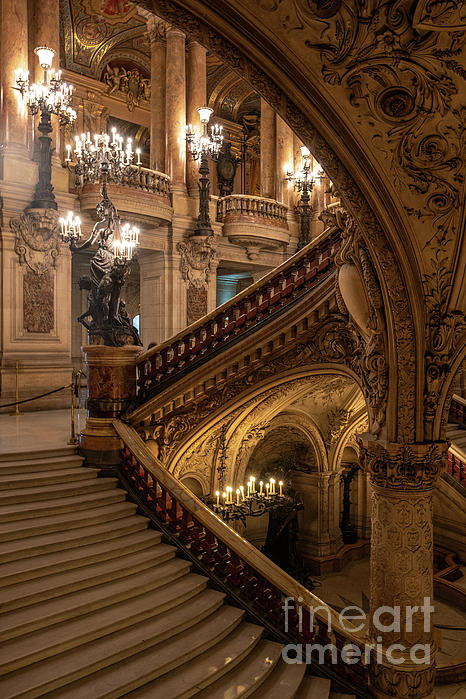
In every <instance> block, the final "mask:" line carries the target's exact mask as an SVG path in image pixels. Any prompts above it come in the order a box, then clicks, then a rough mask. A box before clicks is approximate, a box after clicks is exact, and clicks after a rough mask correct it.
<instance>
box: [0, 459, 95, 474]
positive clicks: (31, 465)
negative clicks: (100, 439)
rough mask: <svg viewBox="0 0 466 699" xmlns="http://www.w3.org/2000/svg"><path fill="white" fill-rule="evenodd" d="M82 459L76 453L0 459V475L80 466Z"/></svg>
mask: <svg viewBox="0 0 466 699" xmlns="http://www.w3.org/2000/svg"><path fill="white" fill-rule="evenodd" d="M83 461H84V459H83V457H82V456H78V455H77V454H70V455H68V456H55V457H48V458H38V459H32V458H31V459H24V460H21V461H16V460H12V461H0V475H2V476H5V475H7V474H17V473H21V474H27V473H31V474H32V473H35V472H36V471H53V470H55V469H64V468H71V467H73V466H82V463H83Z"/></svg>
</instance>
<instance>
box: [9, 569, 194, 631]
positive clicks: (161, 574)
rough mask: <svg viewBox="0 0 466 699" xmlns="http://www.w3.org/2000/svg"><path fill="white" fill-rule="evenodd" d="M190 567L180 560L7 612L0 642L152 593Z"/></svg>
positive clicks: (184, 573) (184, 572) (185, 572)
mask: <svg viewBox="0 0 466 699" xmlns="http://www.w3.org/2000/svg"><path fill="white" fill-rule="evenodd" d="M190 565H191V564H190V563H189V562H188V561H184V560H182V559H179V558H175V559H173V560H172V561H168V562H166V563H163V564H161V565H158V566H155V567H154V568H150V569H148V570H145V571H142V572H140V573H135V574H132V575H129V576H127V577H125V578H122V579H121V580H116V581H114V582H108V583H103V584H101V585H96V586H95V587H92V588H90V589H87V590H79V591H77V592H71V593H68V594H67V595H63V596H62V597H57V598H55V599H51V600H48V601H46V602H39V603H36V604H32V605H29V606H27V607H23V608H22V609H16V610H14V611H11V612H6V613H5V614H2V616H1V617H0V640H8V639H10V638H16V637H17V636H21V635H23V634H26V633H32V631H36V630H38V629H42V628H45V627H47V626H51V625H52V624H58V623H59V622H62V621H65V620H67V619H73V618H75V617H77V616H80V615H82V614H88V613H89V612H92V611H94V610H96V609H101V608H103V607H106V606H109V605H111V604H116V603H117V602H121V601H122V600H124V599H128V598H131V597H134V596H135V595H141V594H143V592H146V591H149V590H155V589H156V588H159V587H162V586H163V585H167V584H168V583H170V582H172V581H174V580H177V579H178V578H179V577H181V576H182V575H186V574H187V572H188V571H189V569H190Z"/></svg>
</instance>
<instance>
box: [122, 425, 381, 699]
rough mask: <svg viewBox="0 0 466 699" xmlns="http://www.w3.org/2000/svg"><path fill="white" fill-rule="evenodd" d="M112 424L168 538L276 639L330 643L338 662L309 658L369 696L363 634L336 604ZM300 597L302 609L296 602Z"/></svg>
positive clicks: (127, 478)
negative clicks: (349, 655) (354, 655)
mask: <svg viewBox="0 0 466 699" xmlns="http://www.w3.org/2000/svg"><path fill="white" fill-rule="evenodd" d="M113 424H114V427H115V429H116V431H117V433H118V435H119V436H120V438H121V439H122V441H123V444H124V449H123V451H122V455H121V465H120V474H121V477H122V482H123V485H124V486H125V487H126V488H127V490H128V491H129V492H130V493H131V495H132V496H133V498H134V499H135V500H136V501H137V502H138V504H139V505H140V507H141V510H142V513H143V514H144V515H146V516H148V517H150V518H151V519H152V520H154V522H155V524H156V526H157V527H158V528H159V529H161V531H162V532H163V533H164V535H165V536H166V538H167V540H168V541H169V542H170V543H173V544H174V545H175V546H177V547H178V548H179V549H180V550H181V552H182V555H184V556H185V557H188V558H189V559H191V560H192V561H193V563H194V565H196V566H197V567H198V569H200V570H199V572H202V573H203V574H205V575H208V576H209V577H210V578H211V580H212V581H213V583H214V584H215V585H216V586H217V587H220V588H221V589H224V590H225V592H226V594H227V595H228V596H229V597H230V598H231V599H233V600H234V602H235V603H236V604H238V605H239V606H241V607H242V608H244V609H246V610H247V611H248V612H249V613H250V614H251V615H252V616H253V618H255V619H256V620H257V622H258V623H261V624H262V625H263V626H265V627H266V628H267V630H268V631H269V633H271V634H272V635H273V636H274V637H275V638H276V639H277V640H278V641H281V642H283V643H300V644H303V645H305V644H306V643H318V644H321V645H322V646H327V644H330V645H331V646H332V647H335V649H336V651H337V652H336V653H335V656H336V663H337V664H335V665H332V666H331V670H330V667H326V666H321V665H318V666H314V664H313V663H312V665H313V667H314V669H315V670H316V671H317V672H318V673H319V674H321V675H322V674H324V675H326V676H327V677H331V678H332V679H333V680H336V681H337V682H340V683H341V686H343V687H344V688H345V690H346V691H348V690H350V693H351V694H353V692H354V685H357V687H358V697H368V696H369V694H368V690H367V669H366V666H365V665H364V663H363V661H362V659H363V658H365V655H364V648H365V646H364V643H365V637H364V634H363V633H362V632H359V631H357V630H356V629H354V630H353V629H352V628H351V627H352V624H351V622H350V621H349V622H346V621H345V624H344V625H343V624H342V623H341V620H340V618H339V616H338V614H337V613H336V612H335V611H334V610H333V609H331V608H330V607H329V606H328V605H326V604H325V603H324V602H323V601H322V600H320V599H319V598H318V597H316V596H315V595H314V594H313V593H312V592H310V591H309V590H308V589H307V588H305V587H303V585H301V584H300V583H298V582H297V581H296V580H295V579H294V578H292V577H291V576H289V575H288V574H287V573H285V572H284V571H283V570H282V569H281V568H279V567H278V566H277V565H275V563H273V562H272V561H270V560H269V559H268V558H266V557H265V556H264V555H263V554H262V553H260V552H259V551H258V550H257V549H256V548H254V546H252V544H250V543H249V542H248V541H246V540H245V539H243V538H242V537H241V536H239V535H238V534H237V533H236V532H235V531H234V530H233V529H231V528H230V527H229V526H228V525H227V524H225V522H223V520H222V519H221V518H220V517H218V516H217V515H216V514H214V513H213V512H212V510H210V509H209V508H208V507H207V506H206V505H205V504H204V503H203V502H201V501H200V500H199V499H198V498H197V497H196V496H195V495H193V494H192V493H191V492H190V491H189V490H188V489H187V488H186V487H185V486H184V485H183V483H181V482H180V481H179V480H178V479H177V478H175V477H174V476H172V475H171V473H169V472H168V471H167V469H166V468H164V466H163V465H162V464H161V463H160V462H159V461H158V459H157V458H156V457H155V456H154V455H153V454H152V453H151V452H150V451H149V450H148V449H147V447H146V446H145V445H144V442H143V441H142V439H141V438H140V437H139V436H138V434H137V433H136V432H135V430H134V429H133V428H131V427H129V426H128V425H125V424H123V423H122V422H120V421H119V420H115V421H114V423H113ZM286 598H291V599H292V600H293V602H292V606H293V608H290V611H289V613H288V616H287V622H288V623H287V625H286V626H285V623H284V622H285V616H284V613H283V602H284V599H286ZM298 600H299V603H300V604H301V605H302V609H301V616H300V614H298V612H297V609H296V608H297V606H298V603H297V601H298ZM345 626H346V628H345ZM348 643H350V644H354V645H355V646H356V647H357V648H360V649H361V651H362V653H361V662H360V663H357V664H346V663H344V662H342V660H341V659H340V658H341V651H342V648H343V647H344V646H345V645H346V644H348ZM332 655H333V654H332ZM333 662H334V661H333V657H332V663H333ZM329 665H330V661H329ZM340 691H341V689H340Z"/></svg>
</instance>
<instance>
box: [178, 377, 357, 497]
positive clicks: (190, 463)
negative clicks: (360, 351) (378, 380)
mask: <svg viewBox="0 0 466 699" xmlns="http://www.w3.org/2000/svg"><path fill="white" fill-rule="evenodd" d="M317 380H318V381H319V382H320V383H321V384H322V389H325V390H326V391H329V390H330V388H331V384H332V382H334V384H335V388H336V389H337V384H338V382H339V381H340V382H341V381H346V382H349V381H352V382H354V383H355V384H357V385H358V381H359V379H358V377H357V375H356V374H355V373H354V372H352V371H351V370H350V369H348V368H346V367H342V366H338V365H331V364H327V365H326V364H317V365H312V364H310V365H307V366H306V365H305V366H303V367H299V368H293V369H288V370H287V371H284V372H282V373H280V374H279V375H278V376H276V377H274V378H273V379H268V380H265V381H261V382H258V383H257V384H255V385H253V386H251V387H250V389H249V391H247V392H243V393H242V394H240V395H239V396H238V397H236V398H235V399H234V400H232V401H229V402H228V403H226V404H225V405H222V407H221V409H219V410H217V411H216V412H215V413H212V414H211V415H209V417H208V419H206V420H204V421H203V423H202V424H200V425H198V426H197V429H196V430H195V432H193V433H189V435H188V436H187V437H186V438H185V440H184V441H183V443H182V444H180V445H179V446H178V447H177V449H176V451H174V452H173V453H172V454H171V455H170V458H169V459H168V461H167V462H166V466H167V468H168V469H169V470H170V471H171V472H172V473H173V474H174V475H176V476H177V477H182V476H184V475H185V474H186V473H187V472H188V471H193V469H199V471H201V472H202V476H201V477H202V478H203V481H204V483H206V484H207V483H208V482H209V483H210V489H211V490H213V489H214V480H213V477H212V474H213V473H214V472H215V468H216V463H217V460H218V459H219V455H220V451H221V441H222V439H223V442H224V444H225V447H224V449H225V450H226V453H225V460H226V461H227V462H228V464H229V465H228V466H227V471H226V472H225V477H226V478H227V479H228V482H229V483H230V482H231V483H232V484H233V485H234V486H235V485H236V482H238V483H239V482H241V478H242V477H243V476H244V473H245V470H246V467H247V463H248V458H249V456H250V454H251V451H252V450H253V448H254V447H255V445H256V444H257V442H258V441H259V440H260V439H262V438H263V436H264V435H265V434H266V431H267V430H268V429H270V426H271V424H272V423H273V420H274V419H276V418H277V416H278V415H279V414H281V413H283V412H284V411H286V409H287V407H288V406H289V405H290V404H291V403H293V402H294V401H296V400H298V399H299V398H300V397H301V396H304V395H306V394H307V393H308V392H309V391H310V390H312V387H313V385H314V386H315V385H316V381H317ZM303 422H304V421H303ZM305 422H306V429H307V431H308V434H309V435H311V434H312V439H313V440H314V442H315V443H316V444H317V446H318V449H319V452H320V454H321V460H322V461H321V462H322V466H323V470H326V468H325V467H326V451H325V447H324V446H323V444H322V440H321V438H320V437H319V436H318V431H317V429H312V421H311V420H309V419H308V420H307V421H305ZM222 430H223V437H222ZM215 487H216V486H215Z"/></svg>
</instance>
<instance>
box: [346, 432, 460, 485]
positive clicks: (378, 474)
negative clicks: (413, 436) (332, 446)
mask: <svg viewBox="0 0 466 699" xmlns="http://www.w3.org/2000/svg"><path fill="white" fill-rule="evenodd" d="M356 440H357V442H358V445H359V451H360V461H361V465H362V467H363V468H364V470H365V471H367V472H368V473H369V476H370V479H371V482H372V484H373V485H374V486H378V487H381V488H390V489H393V490H399V491H406V490H407V491H420V490H430V489H432V488H433V487H434V485H435V482H436V480H437V478H438V477H439V476H440V475H441V473H442V470H443V467H444V465H445V463H446V455H447V450H448V449H447V445H446V443H444V442H440V443H431V444H384V443H381V442H364V441H363V439H362V438H361V437H358V436H357V437H356Z"/></svg>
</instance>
